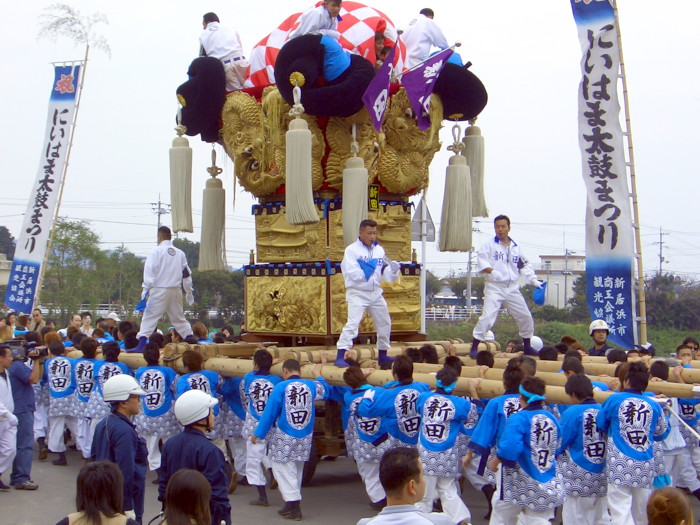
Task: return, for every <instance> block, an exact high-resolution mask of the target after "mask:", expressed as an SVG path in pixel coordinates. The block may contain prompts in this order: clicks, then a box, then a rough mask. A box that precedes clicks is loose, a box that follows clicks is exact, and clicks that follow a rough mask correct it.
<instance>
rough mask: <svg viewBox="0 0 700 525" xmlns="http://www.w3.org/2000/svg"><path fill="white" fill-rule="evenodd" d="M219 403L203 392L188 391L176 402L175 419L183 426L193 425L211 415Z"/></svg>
mask: <svg viewBox="0 0 700 525" xmlns="http://www.w3.org/2000/svg"><path fill="white" fill-rule="evenodd" d="M218 402H219V401H218V400H217V399H216V398H215V397H212V396H210V395H209V394H207V393H206V392H203V391H202V390H188V391H187V392H185V393H184V394H182V395H181V396H180V397H178V398H177V401H175V417H176V418H177V420H178V421H179V422H180V424H181V425H182V426H187V425H191V424H192V423H195V422H197V421H199V420H200V419H204V418H205V417H207V416H208V415H209V409H210V408H211V407H213V406H215V405H216V404H217V403H218Z"/></svg>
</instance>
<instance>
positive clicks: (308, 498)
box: [0, 450, 486, 525]
mask: <svg viewBox="0 0 700 525" xmlns="http://www.w3.org/2000/svg"><path fill="white" fill-rule="evenodd" d="M67 456H68V463H69V464H68V466H66V467H56V466H54V465H52V464H51V461H50V459H52V455H51V454H49V460H48V461H45V462H39V461H38V460H37V459H36V454H35V459H34V464H33V465H32V478H33V479H34V481H36V482H37V483H38V484H39V489H38V490H36V491H20V490H14V489H12V490H11V491H10V492H6V493H5V492H0V516H1V518H0V522H1V523H2V524H3V525H47V524H48V525H51V524H54V523H56V522H57V521H59V520H60V519H62V518H63V517H64V516H65V515H66V514H68V513H70V512H74V511H75V480H76V477H77V475H78V471H79V470H80V467H82V465H83V460H82V458H81V457H80V455H79V454H78V453H77V452H74V451H70V450H69V451H68V454H67ZM54 457H55V456H54ZM154 478H155V474H154V473H149V474H148V479H147V483H146V512H145V515H144V518H145V520H144V525H145V524H146V523H147V520H150V519H151V518H153V517H154V516H156V515H157V514H158V512H159V511H160V503H159V502H158V501H157V495H158V491H157V485H154V484H152V483H151V480H152V479H154ZM3 481H5V482H6V483H7V482H8V481H9V475H7V474H6V475H4V476H3ZM302 496H303V498H304V499H303V501H302V512H303V514H304V520H303V522H304V523H308V524H309V525H316V524H318V525H321V524H323V525H328V524H329V523H332V524H333V525H341V524H354V523H356V522H357V520H359V519H360V518H364V517H369V516H373V515H374V514H376V512H374V511H373V510H372V509H370V508H369V506H368V499H367V495H366V494H365V491H364V487H363V486H362V482H361V480H360V476H359V475H358V474H357V469H356V468H355V463H354V462H353V461H352V460H350V459H349V458H346V457H341V458H338V459H336V460H334V461H321V462H319V464H318V468H317V470H316V474H315V475H314V478H313V479H312V480H311V484H310V485H309V486H307V487H304V488H303V489H302ZM256 497H257V491H256V490H255V489H254V488H253V487H238V489H237V490H236V492H234V493H233V494H232V495H231V506H232V508H233V513H232V514H233V523H234V524H237V525H243V524H257V523H260V524H262V523H265V524H268V523H272V524H274V523H279V524H280V525H282V524H283V523H289V522H288V521H286V520H283V519H282V518H281V517H280V516H279V515H278V514H277V510H278V509H279V508H280V507H281V506H282V505H283V501H282V497H281V496H280V493H279V491H277V490H273V491H270V490H268V497H269V499H270V507H252V506H250V505H248V502H249V501H251V500H253V499H255V498H256ZM464 499H465V502H466V503H467V505H468V506H470V508H472V510H473V513H474V514H475V516H477V517H481V516H483V515H484V513H485V512H486V510H485V502H484V497H483V495H482V494H481V493H476V492H475V491H474V490H473V489H471V488H469V489H467V490H465V492H464ZM483 523H486V522H485V521H484V520H481V519H475V521H474V525H477V524H483Z"/></svg>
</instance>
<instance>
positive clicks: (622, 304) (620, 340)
mask: <svg viewBox="0 0 700 525" xmlns="http://www.w3.org/2000/svg"><path fill="white" fill-rule="evenodd" d="M571 7H572V11H573V15H574V20H575V21H576V26H577V29H578V34H579V41H580V43H581V50H582V54H583V56H582V59H581V73H582V79H581V83H580V86H579V111H578V119H579V132H578V138H579V147H580V149H581V161H582V174H583V179H584V182H585V185H586V190H587V195H586V202H587V204H586V302H587V304H588V308H589V310H590V312H591V317H592V318H593V319H600V320H604V321H605V322H606V323H607V325H608V327H609V332H610V335H609V339H610V341H611V342H613V343H614V344H617V345H619V346H621V347H623V348H631V347H632V345H634V344H635V342H636V340H637V338H636V335H637V323H636V311H635V302H636V301H635V299H636V295H635V293H634V288H635V284H636V280H635V275H634V257H635V256H636V255H637V252H638V251H639V248H638V246H637V245H636V243H635V235H634V233H633V228H635V227H636V226H638V221H637V223H636V224H635V220H633V218H632V206H631V202H630V186H629V182H628V177H627V166H628V165H629V163H628V162H627V158H626V155H625V141H624V135H625V134H626V132H625V130H623V129H622V125H621V122H620V110H621V107H620V101H619V97H618V83H619V78H620V61H621V53H620V50H619V42H620V35H619V31H618V28H617V25H616V24H617V19H616V15H615V9H614V5H613V1H612V0H601V1H596V2H585V1H582V0H571ZM633 191H634V190H633ZM635 216H636V215H635Z"/></svg>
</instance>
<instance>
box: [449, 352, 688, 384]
mask: <svg viewBox="0 0 700 525" xmlns="http://www.w3.org/2000/svg"><path fill="white" fill-rule="evenodd" d="M460 359H461V360H462V363H464V364H465V365H467V366H475V365H476V361H475V360H474V359H471V358H469V357H461V356H460ZM508 361H509V359H502V358H496V359H494V365H493V367H494V368H505V367H506V365H508ZM583 368H584V369H585V371H586V373H587V374H590V375H595V376H610V377H614V376H615V368H617V365H610V364H606V363H592V362H586V361H584V362H583ZM537 370H538V371H542V372H558V371H559V370H561V363H560V362H559V361H537ZM681 377H682V378H683V381H685V382H686V383H689V384H692V383H698V384H700V369H694V368H684V369H683V371H682V372H681ZM668 380H669V381H670V382H672V383H674V382H676V379H675V377H674V376H673V374H671V375H670V377H669V378H668Z"/></svg>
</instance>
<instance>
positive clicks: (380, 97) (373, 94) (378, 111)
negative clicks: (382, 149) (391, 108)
mask: <svg viewBox="0 0 700 525" xmlns="http://www.w3.org/2000/svg"><path fill="white" fill-rule="evenodd" d="M395 54H396V46H394V47H392V48H391V51H389V55H388V56H387V57H386V59H385V60H384V63H383V64H382V67H380V68H379V71H377V74H376V75H374V78H373V79H372V82H370V83H369V86H367V89H366V90H365V94H364V95H362V102H364V103H365V106H366V107H367V111H369V116H370V118H371V119H372V123H373V124H374V129H376V130H377V131H379V130H380V128H381V127H382V121H383V120H384V113H386V106H387V103H388V102H389V84H391V76H392V75H393V73H394V55H395Z"/></svg>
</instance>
